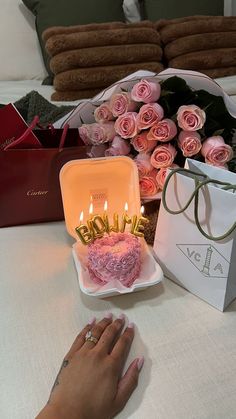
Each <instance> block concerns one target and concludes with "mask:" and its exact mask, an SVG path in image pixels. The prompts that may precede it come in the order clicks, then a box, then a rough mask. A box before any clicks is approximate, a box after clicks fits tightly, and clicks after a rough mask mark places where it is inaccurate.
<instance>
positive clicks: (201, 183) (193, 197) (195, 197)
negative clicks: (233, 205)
mask: <svg viewBox="0 0 236 419" xmlns="http://www.w3.org/2000/svg"><path fill="white" fill-rule="evenodd" d="M175 173H183V174H185V173H188V174H191V175H193V178H194V181H195V190H194V191H193V193H192V194H191V196H190V198H189V200H188V201H187V203H186V205H184V207H183V208H181V209H180V210H177V211H174V210H171V209H170V208H168V206H167V203H166V193H167V186H168V184H169V181H170V179H171V178H172V176H174V175H175ZM199 176H200V177H202V178H203V180H202V181H200V180H199V179H198V177H199ZM212 183H214V184H217V185H221V186H223V187H222V189H223V190H230V189H232V190H233V192H235V191H236V185H232V184H231V183H229V182H222V181H220V180H216V179H210V178H209V177H208V176H207V175H205V174H201V173H197V172H194V171H193V170H189V169H184V168H177V169H171V172H170V173H169V174H168V176H167V178H166V180H165V184H164V188H163V191H162V203H163V207H164V208H165V210H166V211H167V212H169V213H170V214H173V215H176V214H180V213H182V212H184V211H185V210H186V209H187V208H188V207H189V205H190V204H191V202H192V201H193V200H194V219H195V222H196V226H197V228H198V230H199V231H200V233H201V234H202V235H203V236H205V237H206V238H207V239H209V240H213V241H219V240H223V239H225V238H226V237H228V236H229V235H230V234H231V233H232V232H233V231H234V230H235V229H236V222H235V223H234V224H233V225H232V226H231V227H230V228H229V230H228V231H226V233H224V234H222V235H220V236H212V235H210V234H207V233H206V232H205V231H204V230H203V228H202V227H201V224H200V221H199V214H198V203H199V191H200V190H201V188H203V187H204V186H205V185H208V184H212Z"/></svg>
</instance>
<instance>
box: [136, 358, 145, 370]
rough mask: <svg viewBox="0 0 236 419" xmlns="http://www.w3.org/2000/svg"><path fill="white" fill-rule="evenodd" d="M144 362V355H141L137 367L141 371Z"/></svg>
mask: <svg viewBox="0 0 236 419" xmlns="http://www.w3.org/2000/svg"><path fill="white" fill-rule="evenodd" d="M143 363H144V357H143V356H141V357H140V358H138V361H137V367H138V370H139V371H141V369H142V366H143Z"/></svg>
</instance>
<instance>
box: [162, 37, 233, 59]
mask: <svg viewBox="0 0 236 419" xmlns="http://www.w3.org/2000/svg"><path fill="white" fill-rule="evenodd" d="M226 45H227V47H228V48H231V47H235V46H236V31H235V32H218V33H203V34H202V33H200V34H196V35H190V36H185V37H184V42H183V38H178V39H175V40H174V41H172V42H170V43H168V44H167V45H166V46H165V57H166V58H167V59H168V60H170V59H172V58H175V57H178V56H179V55H183V54H187V53H192V52H193V51H202V50H211V49H218V48H225V46H226Z"/></svg>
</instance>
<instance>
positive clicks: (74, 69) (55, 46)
mask: <svg viewBox="0 0 236 419" xmlns="http://www.w3.org/2000/svg"><path fill="white" fill-rule="evenodd" d="M43 39H44V40H45V42H46V50H47V52H48V53H49V55H51V60H50V68H51V70H52V72H53V73H54V75H55V77H54V87H55V89H56V92H55V94H53V99H54V100H62V97H63V100H65V98H70V100H71V98H73V99H80V98H85V97H91V96H94V95H95V94H96V93H97V90H98V89H100V90H102V89H103V88H105V87H108V86H109V85H110V84H112V83H114V82H116V81H118V80H119V79H121V78H123V77H125V76H127V75H128V74H130V73H133V72H134V71H137V70H141V69H144V70H150V71H155V72H160V71H161V70H163V65H162V62H161V58H162V48H161V46H160V44H161V42H160V35H159V34H158V32H157V30H156V29H155V24H154V23H153V22H150V21H142V22H137V23H130V24H126V23H122V22H112V23H101V24H89V25H79V26H73V27H53V28H49V29H47V30H46V31H45V32H44V33H43ZM94 90H96V92H94ZM62 92H63V95H62Z"/></svg>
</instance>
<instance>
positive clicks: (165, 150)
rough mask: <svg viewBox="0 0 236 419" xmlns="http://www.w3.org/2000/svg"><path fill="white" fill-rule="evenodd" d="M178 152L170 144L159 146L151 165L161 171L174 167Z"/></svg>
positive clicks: (152, 156) (152, 157)
mask: <svg viewBox="0 0 236 419" xmlns="http://www.w3.org/2000/svg"><path fill="white" fill-rule="evenodd" d="M176 154H177V151H176V149H175V147H174V146H173V145H171V144H170V143H168V144H164V145H159V146H157V147H156V148H155V150H154V151H153V153H152V155H151V164H152V165H153V167H156V168H157V169H160V168H161V167H169V166H171V165H172V163H173V161H174V158H175V156H176Z"/></svg>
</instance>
